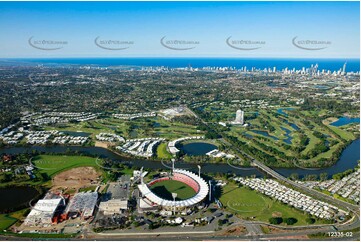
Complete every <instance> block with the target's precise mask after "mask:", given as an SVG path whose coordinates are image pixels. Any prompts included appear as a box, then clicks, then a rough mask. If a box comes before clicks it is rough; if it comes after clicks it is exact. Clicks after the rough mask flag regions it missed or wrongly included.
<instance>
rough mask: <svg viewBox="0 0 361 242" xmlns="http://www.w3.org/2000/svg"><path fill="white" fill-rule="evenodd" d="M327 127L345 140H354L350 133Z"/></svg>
mask: <svg viewBox="0 0 361 242" xmlns="http://www.w3.org/2000/svg"><path fill="white" fill-rule="evenodd" d="M327 126H328V127H329V128H330V129H332V130H333V131H334V132H335V133H336V134H338V135H339V136H340V137H341V138H343V139H345V140H354V139H355V136H354V135H353V134H352V133H350V132H347V131H346V130H343V129H340V128H339V127H335V126H333V125H327Z"/></svg>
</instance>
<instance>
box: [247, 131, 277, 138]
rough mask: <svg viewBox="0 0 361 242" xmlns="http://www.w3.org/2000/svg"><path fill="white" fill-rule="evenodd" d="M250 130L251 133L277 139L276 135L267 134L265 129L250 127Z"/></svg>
mask: <svg viewBox="0 0 361 242" xmlns="http://www.w3.org/2000/svg"><path fill="white" fill-rule="evenodd" d="M251 131H252V132H253V133H256V134H260V135H263V136H266V137H269V138H271V139H273V140H278V138H277V137H275V136H272V135H270V134H269V133H268V132H266V131H262V130H255V129H252V130H251Z"/></svg>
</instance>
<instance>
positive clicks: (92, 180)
mask: <svg viewBox="0 0 361 242" xmlns="http://www.w3.org/2000/svg"><path fill="white" fill-rule="evenodd" d="M100 175H101V174H100V172H98V171H97V170H96V169H95V168H94V167H77V168H73V169H70V170H67V171H64V172H62V173H59V174H58V175H56V176H55V177H54V178H53V187H52V190H56V189H60V188H63V189H64V188H65V189H67V190H72V189H75V190H78V189H79V188H82V187H88V186H91V185H93V186H94V185H98V184H99V177H100Z"/></svg>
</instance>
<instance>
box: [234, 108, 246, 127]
mask: <svg viewBox="0 0 361 242" xmlns="http://www.w3.org/2000/svg"><path fill="white" fill-rule="evenodd" d="M234 122H235V123H237V124H242V125H243V124H244V112H243V111H242V110H240V109H239V110H237V112H236V120H235V121H234Z"/></svg>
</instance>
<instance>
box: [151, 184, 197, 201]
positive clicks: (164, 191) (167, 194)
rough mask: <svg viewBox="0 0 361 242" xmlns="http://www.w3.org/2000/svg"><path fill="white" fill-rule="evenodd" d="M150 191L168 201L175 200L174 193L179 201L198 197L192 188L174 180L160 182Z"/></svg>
mask: <svg viewBox="0 0 361 242" xmlns="http://www.w3.org/2000/svg"><path fill="white" fill-rule="evenodd" d="M150 190H152V191H153V192H154V193H155V194H156V195H157V196H159V197H161V198H164V199H168V200H173V197H172V193H177V198H176V200H177V201H179V200H184V199H188V198H191V197H193V196H194V195H196V192H195V191H194V190H193V189H192V188H191V187H190V186H188V185H187V184H185V183H183V182H180V181H174V180H169V181H162V182H158V183H156V184H154V185H153V186H151V187H150Z"/></svg>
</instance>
